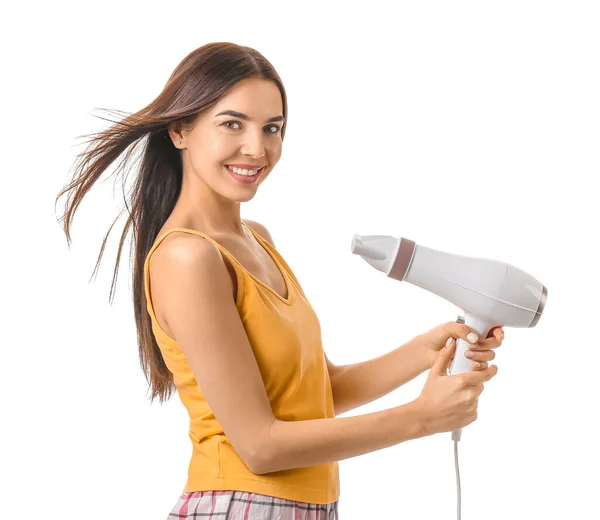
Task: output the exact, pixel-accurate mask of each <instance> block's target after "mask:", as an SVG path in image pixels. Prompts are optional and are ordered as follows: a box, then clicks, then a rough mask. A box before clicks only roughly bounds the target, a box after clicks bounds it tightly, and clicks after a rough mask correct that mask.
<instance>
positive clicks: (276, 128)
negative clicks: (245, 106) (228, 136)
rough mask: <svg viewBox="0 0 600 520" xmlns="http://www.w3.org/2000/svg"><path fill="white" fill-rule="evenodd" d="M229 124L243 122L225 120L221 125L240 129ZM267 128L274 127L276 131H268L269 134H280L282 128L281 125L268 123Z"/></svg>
mask: <svg viewBox="0 0 600 520" xmlns="http://www.w3.org/2000/svg"><path fill="white" fill-rule="evenodd" d="M229 124H235V125H241V123H240V122H239V121H233V120H232V121H225V122H224V123H222V124H221V126H225V127H226V128H230V129H231V130H238V128H232V127H231V126H228V125H229ZM266 128H274V129H275V130H274V131H271V132H267V133H268V134H278V133H279V131H280V130H281V127H280V126H279V125H268V126H267V127H266Z"/></svg>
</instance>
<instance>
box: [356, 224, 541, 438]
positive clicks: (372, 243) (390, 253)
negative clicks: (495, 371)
mask: <svg viewBox="0 0 600 520" xmlns="http://www.w3.org/2000/svg"><path fill="white" fill-rule="evenodd" d="M352 253H354V254H356V255H360V256H362V257H363V258H364V259H365V260H366V261H367V262H368V263H370V264H371V265H372V266H373V267H374V268H375V269H377V270H379V271H382V272H384V273H385V274H386V275H387V276H389V277H390V278H394V279H395V280H400V281H403V280H404V281H406V282H409V283H411V284H413V285H417V286H419V287H422V288H423V289H427V290H428V291H430V292H432V293H435V294H437V295H438V296H441V297H442V298H445V299H446V300H448V301H450V302H452V303H454V304H455V305H457V306H458V307H460V308H461V309H462V310H463V312H464V322H465V324H466V325H467V326H469V327H471V328H472V329H473V330H475V332H477V334H478V335H479V337H480V338H486V337H487V335H488V333H489V331H490V330H491V329H492V328H494V327H498V326H502V327H521V328H525V327H535V325H536V324H537V322H538V321H539V319H540V317H541V315H542V312H543V311H544V306H545V304H546V297H547V295H548V290H547V289H546V287H545V286H544V285H542V284H541V283H540V282H538V281H537V280H536V279H535V278H534V277H533V276H531V275H530V274H527V273H525V272H523V271H521V270H520V269H517V268H516V267H513V266H512V265H509V264H507V263H504V262H498V261H496V260H488V259H485V258H473V257H468V256H462V255H456V254H451V253H446V252H443V251H437V250H435V249H430V248H427V247H424V246H421V245H418V244H415V242H413V241H412V240H408V239H406V238H394V237H391V236H387V235H365V236H361V235H358V234H355V235H354V237H353V238H352ZM467 349H468V343H467V342H466V341H465V340H463V339H462V338H458V339H457V342H456V351H455V353H454V359H453V360H452V364H451V365H450V374H451V375H452V374H462V373H463V372H468V371H470V370H471V369H472V365H471V363H472V361H471V360H470V359H468V358H466V357H465V352H466V350H467ZM461 432H462V428H461V429H459V430H456V431H454V432H452V440H455V441H458V440H460V436H461Z"/></svg>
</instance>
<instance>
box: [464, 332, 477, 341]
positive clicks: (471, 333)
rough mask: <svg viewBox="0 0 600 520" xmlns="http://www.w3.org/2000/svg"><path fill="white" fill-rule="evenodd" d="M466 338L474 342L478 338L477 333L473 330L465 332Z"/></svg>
mask: <svg viewBox="0 0 600 520" xmlns="http://www.w3.org/2000/svg"><path fill="white" fill-rule="evenodd" d="M467 339H468V340H469V341H470V342H471V343H475V342H476V341H477V340H478V339H479V336H478V335H477V334H475V333H474V332H469V333H468V334H467Z"/></svg>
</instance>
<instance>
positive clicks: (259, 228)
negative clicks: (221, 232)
mask: <svg viewBox="0 0 600 520" xmlns="http://www.w3.org/2000/svg"><path fill="white" fill-rule="evenodd" d="M243 222H244V224H246V225H247V226H249V227H251V228H252V229H253V230H254V231H256V232H257V233H258V234H259V235H260V236H261V237H262V238H264V239H265V240H266V241H267V242H269V244H271V245H272V246H273V247H275V244H274V242H273V237H272V236H271V233H269V230H268V229H267V228H266V227H265V226H264V225H263V224H260V223H259V222H256V221H254V220H246V219H243Z"/></svg>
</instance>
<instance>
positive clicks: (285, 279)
mask: <svg viewBox="0 0 600 520" xmlns="http://www.w3.org/2000/svg"><path fill="white" fill-rule="evenodd" d="M242 225H243V226H245V227H247V228H248V229H249V230H250V232H251V233H252V235H253V236H254V237H255V238H256V240H257V241H258V244H259V245H260V246H261V247H262V248H263V249H264V250H265V251H266V252H267V254H268V255H269V256H270V257H271V258H272V259H273V262H275V266H276V267H277V269H278V270H279V272H280V273H281V276H282V277H283V282H284V283H285V288H286V292H287V298H284V297H283V296H281V294H279V293H278V292H277V291H275V289H273V288H272V287H270V286H268V285H267V284H266V283H264V282H263V281H262V280H260V279H259V278H258V277H256V276H255V275H254V274H252V273H251V272H250V271H249V270H248V269H247V268H246V267H244V265H243V264H242V263H241V262H240V261H239V260H238V259H237V258H236V257H235V256H234V255H233V254H231V252H230V251H229V250H228V249H226V248H225V247H224V246H222V245H221V244H219V242H217V241H216V240H215V239H214V238H212V237H210V236H208V235H207V234H206V233H203V232H201V231H197V230H195V229H191V228H183V227H175V228H171V229H168V230H167V231H165V232H164V233H163V234H162V235H160V236H159V237H157V238H156V240H155V242H154V246H153V249H154V247H157V246H158V245H159V244H160V242H161V241H162V240H163V239H164V238H165V237H166V236H167V235H168V234H170V233H172V232H174V231H190V232H191V233H192V234H197V235H201V236H203V237H204V238H206V239H208V240H209V241H211V242H212V243H213V244H215V245H216V246H217V247H218V248H219V249H222V250H223V251H225V253H227V256H228V258H231V259H232V260H233V261H234V262H235V263H236V264H237V265H238V266H239V267H240V268H241V269H242V270H243V271H244V272H245V273H246V274H247V275H248V276H250V278H252V280H254V281H255V282H256V283H258V284H259V285H260V286H261V287H264V288H265V289H267V290H268V291H269V292H270V293H271V294H273V295H275V296H276V297H277V298H278V299H279V300H281V301H282V302H283V303H285V304H286V305H292V290H291V284H290V283H289V278H288V274H287V272H286V270H285V269H284V268H283V266H282V265H281V263H280V262H279V260H278V259H277V258H276V256H275V254H274V253H273V252H272V251H271V250H270V249H269V245H270V244H269V243H268V242H267V241H266V240H264V239H263V238H262V237H261V236H260V235H259V234H258V233H257V232H256V231H254V230H253V229H252V228H251V227H250V226H248V225H247V224H245V223H243V222H242Z"/></svg>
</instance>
